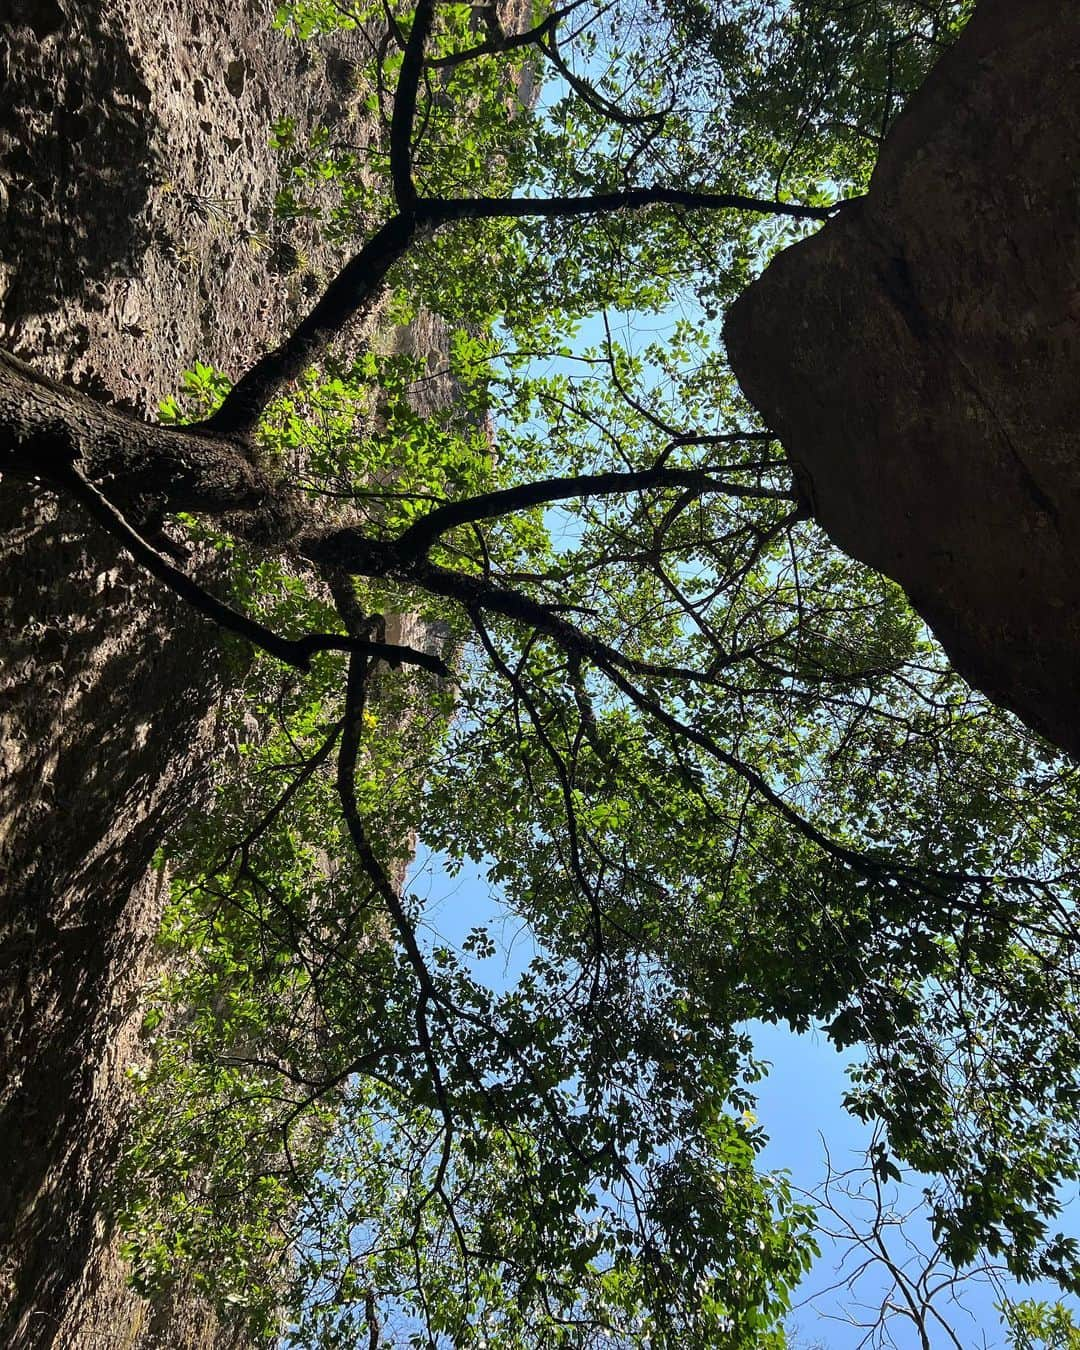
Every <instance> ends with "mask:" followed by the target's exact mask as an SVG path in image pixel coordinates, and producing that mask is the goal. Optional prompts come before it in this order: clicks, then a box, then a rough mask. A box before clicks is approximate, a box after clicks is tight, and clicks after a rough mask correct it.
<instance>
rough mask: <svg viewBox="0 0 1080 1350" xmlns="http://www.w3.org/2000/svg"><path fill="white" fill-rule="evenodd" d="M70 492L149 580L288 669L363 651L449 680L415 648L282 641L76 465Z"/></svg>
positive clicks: (338, 639) (317, 638)
mask: <svg viewBox="0 0 1080 1350" xmlns="http://www.w3.org/2000/svg"><path fill="white" fill-rule="evenodd" d="M67 488H68V491H69V492H70V494H71V496H72V497H74V498H75V499H76V501H78V502H79V503H80V504H81V505H82V506H83V507H84V508H85V509H86V511H87V512H88V514H89V515H90V516H92V517H93V519H94V520H95V521H97V523H98V524H99V525H100V526H101V527H102V529H104V530H105V531H107V533H108V534H110V535H111V536H112V537H113V538H114V539H116V540H118V541H119V542H120V543H121V544H123V546H124V548H126V549H127V551H128V552H129V553H130V554H131V556H132V557H133V558H134V559H135V561H136V562H137V563H139V564H140V566H142V567H143V568H145V570H146V571H147V572H149V573H150V575H151V576H153V577H156V578H157V579H158V581H160V582H162V583H163V584H164V585H166V586H167V587H168V588H169V589H170V590H171V591H173V592H175V593H176V594H177V595H179V596H180V597H181V599H183V600H186V601H187V603H188V604H189V605H191V606H192V608H193V609H197V610H198V611H199V613H200V614H203V615H205V616H206V617H207V618H208V619H212V620H213V622H214V623H216V624H217V625H218V627H219V628H224V629H225V630H226V631H227V632H230V633H236V634H237V636H239V637H242V638H246V639H247V640H248V641H249V642H251V643H252V644H253V645H254V646H256V647H260V648H262V650H263V651H265V652H269V653H270V655H271V656H276V657H277V658H278V660H279V661H284V662H285V663H286V664H287V665H290V666H295V667H296V669H298V670H308V669H310V667H311V658H312V657H313V656H314V654H315V653H316V652H325V651H339V652H358V651H359V652H363V653H364V654H365V655H367V656H370V657H374V658H376V659H378V660H382V661H387V662H389V663H390V664H392V665H400V664H402V663H403V662H405V663H407V664H409V665H415V666H420V667H422V668H423V669H425V670H430V671H431V672H432V673H433V674H435V675H440V676H443V677H444V678H447V677H449V675H450V671H449V669H448V668H447V666H446V664H445V662H443V661H441V660H440V659H439V658H438V657H436V656H431V655H429V654H428V653H427V652H420V651H415V650H414V649H413V648H411V647H400V646H398V645H397V644H395V643H390V642H372V641H368V640H367V639H365V638H352V637H347V636H346V635H345V634H343V633H308V634H307V635H305V636H304V637H302V638H285V637H282V636H281V635H280V634H279V633H275V632H274V631H273V630H272V629H270V628H267V627H266V626H265V625H264V624H261V623H259V622H258V620H256V619H252V618H250V617H249V616H248V615H246V614H242V613H241V612H240V611H239V610H237V609H233V608H232V606H231V605H228V604H226V603H225V602H224V601H223V600H219V599H218V598H217V597H216V596H214V595H211V594H210V592H209V591H207V590H204V589H203V587H202V586H200V585H199V583H198V582H197V581H194V580H193V579H192V578H191V577H189V576H188V574H187V573H186V572H184V571H182V570H181V569H180V568H179V567H177V566H176V565H175V564H174V563H171V562H170V561H169V560H168V558H165V557H163V556H162V554H160V553H159V552H158V551H157V550H156V549H155V548H154V547H153V546H152V545H151V544H149V543H148V542H147V541H146V540H145V539H144V538H143V537H142V535H141V534H139V532H138V531H137V530H136V529H135V528H134V526H133V525H131V524H130V522H129V521H127V520H126V519H125V518H124V516H123V514H122V513H121V512H120V511H118V510H117V508H116V507H115V506H114V505H113V504H112V502H110V501H109V499H108V498H107V497H106V496H105V494H104V493H103V492H101V490H100V489H99V488H97V487H95V485H94V484H93V483H91V482H90V480H89V479H88V478H87V477H86V475H85V474H83V473H82V471H81V470H80V469H79V468H78V467H77V466H75V465H72V466H70V468H69V470H68V483H67Z"/></svg>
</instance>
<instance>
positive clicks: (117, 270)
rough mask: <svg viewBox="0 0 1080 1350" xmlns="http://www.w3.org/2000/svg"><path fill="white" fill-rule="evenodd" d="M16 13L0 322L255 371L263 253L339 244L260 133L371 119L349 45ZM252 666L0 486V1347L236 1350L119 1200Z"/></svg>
mask: <svg viewBox="0 0 1080 1350" xmlns="http://www.w3.org/2000/svg"><path fill="white" fill-rule="evenodd" d="M0 10H2V11H3V13H2V16H0V343H2V344H3V345H4V346H5V347H9V348H11V349H12V350H15V351H17V352H19V353H20V354H21V355H22V356H23V357H24V358H25V359H27V360H28V361H30V362H31V363H32V364H33V365H34V366H35V367H36V368H37V369H39V370H41V371H44V372H46V373H48V374H51V375H53V376H56V377H61V378H63V379H65V380H67V381H69V382H72V383H76V384H80V385H82V386H84V387H86V388H88V389H90V390H92V391H95V392H99V393H101V394H103V395H105V396H107V397H108V398H109V399H110V400H113V401H116V402H119V403H122V404H126V405H127V406H129V407H132V408H135V409H137V410H138V411H140V412H148V411H152V410H153V409H154V408H155V407H156V403H157V400H158V399H160V398H162V397H163V396H164V395H166V394H169V393H172V392H175V390H176V389H177V387H178V385H179V382H180V376H181V373H182V372H183V370H184V369H185V368H186V367H189V366H191V365H192V364H193V362H194V361H195V359H196V358H199V359H202V360H203V361H210V362H213V363H214V364H216V365H218V366H220V367H222V368H224V369H226V370H228V371H231V372H235V371H236V370H237V369H239V368H242V367H243V365H244V364H246V363H247V362H248V361H250V360H251V359H252V357H253V356H254V355H255V354H257V353H258V352H259V351H260V350H261V348H262V347H263V346H264V345H265V344H267V343H268V342H270V341H273V340H276V338H277V337H278V336H279V335H280V332H281V331H282V329H283V327H284V326H285V325H286V324H287V323H288V322H289V321H290V317H291V316H292V315H293V314H294V313H295V311H296V309H297V307H298V306H301V305H307V304H308V303H309V301H308V299H307V297H306V296H305V295H304V293H303V287H302V283H303V282H304V280H305V278H304V277H303V276H301V275H300V274H299V272H298V270H296V269H294V270H293V271H292V272H291V273H286V272H285V271H284V270H283V269H281V268H276V267H275V265H274V258H273V250H274V246H275V245H276V244H277V243H279V242H282V240H283V239H284V242H293V243H295V244H296V245H297V247H298V248H301V249H303V250H309V252H310V263H311V265H312V266H317V265H321V266H330V265H332V264H333V259H332V258H330V257H329V256H327V255H323V254H320V253H319V252H318V251H317V250H316V249H315V248H314V247H312V246H310V245H309V243H308V241H307V239H306V238H305V237H304V236H303V235H300V236H298V237H295V238H294V235H293V234H287V235H284V236H282V231H283V229H284V227H283V226H282V225H281V224H280V223H278V222H275V221H274V220H273V218H272V215H271V212H270V207H271V204H272V202H273V197H274V192H275V191H276V189H277V187H278V186H279V181H278V165H277V162H276V158H275V155H274V153H273V151H272V150H271V149H270V147H269V145H268V130H269V125H270V121H271V119H272V118H273V117H275V116H278V115H281V114H282V113H284V112H286V111H288V112H290V113H292V114H294V115H296V116H297V118H298V122H299V124H300V126H301V127H303V126H304V125H305V123H308V122H310V121H311V120H313V119H314V118H315V117H317V116H318V117H328V118H331V119H336V120H338V121H341V120H346V119H348V118H350V117H352V116H354V115H355V105H356V103H357V102H358V96H357V93H356V90H355V87H354V86H353V84H352V75H351V73H350V72H351V69H352V67H351V65H350V62H349V58H348V52H347V50H344V51H343V50H339V49H337V48H331V47H330V46H329V45H325V46H324V47H318V46H315V45H313V46H311V47H308V48H301V47H299V46H298V45H297V44H296V43H294V42H291V41H289V40H287V39H286V38H285V36H284V35H283V34H280V33H273V32H271V31H270V28H269V15H270V11H269V10H268V9H267V7H266V6H265V5H264V4H263V3H262V0H236V2H235V3H233V4H230V5H227V6H224V7H218V8H217V9H215V7H214V6H206V5H205V4H202V3H200V0H138V3H133V0H14V3H13V4H12V5H11V6H10V7H5V6H2V5H0ZM219 11H220V12H219ZM294 234H295V232H294ZM203 575H204V577H205V576H207V575H208V573H206V572H204V573H203ZM239 674H240V671H239V670H238V665H237V662H236V661H235V659H234V660H232V661H230V660H229V659H228V658H227V656H226V654H225V652H224V650H223V648H222V646H221V644H220V643H219V642H218V641H217V635H216V634H215V633H214V632H213V630H212V629H211V628H210V626H209V625H208V624H206V623H204V622H203V621H202V620H200V619H199V618H198V617H197V616H194V615H193V614H191V613H190V612H187V611H185V609H184V607H183V606H182V605H181V604H179V603H177V602H176V601H175V600H174V599H173V598H171V597H170V596H168V595H167V594H165V593H164V592H163V591H162V589H161V588H160V587H159V586H157V585H156V584H155V583H154V582H153V581H151V580H149V579H148V578H146V577H144V576H142V575H140V573H139V571H138V569H137V568H135V567H134V565H133V564H132V562H131V560H130V559H129V558H128V557H127V556H126V555H124V554H123V553H122V552H120V551H119V550H118V549H117V547H116V545H115V544H114V543H112V542H111V541H110V540H109V539H108V538H106V537H105V536H103V535H102V534H101V533H100V532H99V531H97V530H96V529H95V528H94V527H93V526H92V525H91V524H90V523H89V521H88V519H87V518H86V516H85V515H84V514H83V513H82V512H81V511H80V510H78V509H77V508H73V507H70V506H64V505H62V504H60V503H58V502H57V501H56V499H55V498H54V497H53V496H52V495H51V494H49V493H47V492H44V491H37V490H34V489H32V488H30V487H29V486H27V485H26V484H25V483H16V482H12V481H10V480H7V481H3V482H0V1158H2V1159H3V1169H4V1171H3V1176H2V1178H0V1344H3V1345H4V1346H10V1347H13V1348H14V1347H17V1348H18V1350H45V1347H53V1346H56V1347H63V1350H120V1348H121V1347H123V1348H124V1350H138V1348H139V1347H146V1348H148V1350H170V1348H172V1347H175V1348H176V1350H179V1347H185V1348H191V1347H210V1346H213V1347H215V1350H227V1348H228V1347H231V1346H234V1345H237V1344H239V1343H240V1338H239V1336H238V1334H237V1333H236V1332H234V1331H233V1330H231V1329H230V1328H229V1327H226V1326H224V1325H223V1324H222V1323H221V1322H220V1321H219V1320H218V1319H217V1318H216V1317H214V1316H213V1314H212V1313H211V1312H210V1309H209V1308H208V1306H207V1305H206V1303H205V1302H203V1301H202V1300H200V1299H199V1297H198V1296H197V1295H195V1294H194V1293H193V1292H191V1291H189V1290H184V1289H180V1290H177V1291H175V1292H174V1294H173V1295H171V1296H170V1297H168V1298H166V1299H162V1300H161V1301H160V1302H159V1303H158V1304H156V1305H154V1306H151V1305H148V1304H145V1303H144V1302H142V1300H140V1299H139V1298H137V1297H136V1296H135V1295H134V1294H133V1293H132V1291H131V1290H129V1289H128V1288H127V1287H126V1284H125V1278H126V1271H125V1269H124V1267H123V1265H122V1263H121V1262H120V1261H119V1259H118V1255H117V1252H116V1246H115V1239H114V1238H113V1237H112V1235H111V1234H110V1230H109V1225H108V1222H107V1213H106V1206H105V1202H104V1193H105V1191H106V1189H107V1183H108V1181H109V1178H110V1173H111V1168H112V1165H113V1163H114V1161H115V1155H116V1141H117V1136H118V1132H119V1131H120V1129H121V1126H122V1123H123V1118H124V1112H125V1107H126V1101H127V1090H126V1080H125V1070H126V1068H127V1066H128V1065H129V1064H130V1063H131V1062H132V1060H133V1059H135V1058H136V1057H137V1054H138V1040H139V1028H140V1024H141V1020H142V1019H141V1008H140V1004H141V996H142V991H143V987H144V986H145V983H146V982H147V980H148V979H149V978H150V977H151V976H152V975H153V973H154V952H153V946H152V942H153V937H154V934H155V932H156V931H157V928H158V925H159V922H160V917H161V907H162V902H163V886H162V879H161V877H160V876H159V875H158V874H157V873H155V872H153V871H152V870H150V866H149V865H150V862H151V859H152V857H153V854H154V851H155V849H156V848H157V847H158V845H159V844H160V843H161V842H162V839H163V838H164V837H166V836H167V834H168V832H169V831H170V829H172V828H173V827H174V826H175V825H176V824H177V823H178V822H179V821H180V820H181V819H182V818H183V816H184V814H185V813H186V812H188V811H190V810H191V808H192V805H193V804H195V803H198V801H199V800H200V798H201V796H202V794H203V793H205V791H206V790H207V788H208V786H209V784H210V781H211V777H212V773H213V769H214V764H215V761H216V760H217V759H218V757H219V756H220V755H221V754H222V753H223V751H224V750H225V749H227V746H226V745H225V740H226V732H225V723H226V722H227V721H228V719H227V717H226V716H225V715H224V714H225V711H226V708H227V701H228V698H229V691H230V689H231V687H232V686H233V685H235V683H236V681H237V678H238V675H239Z"/></svg>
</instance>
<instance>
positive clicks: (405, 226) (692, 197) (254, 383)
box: [188, 17, 836, 439]
mask: <svg viewBox="0 0 1080 1350" xmlns="http://www.w3.org/2000/svg"><path fill="white" fill-rule="evenodd" d="M417 23H419V17H418V19H417ZM414 31H415V25H414ZM410 40H411V35H410ZM398 97H399V98H400V92H399V95H398ZM399 106H401V105H400V104H397V103H395V118H396V114H397V108H398V107H399ZM414 115H415V97H414V100H413V112H412V114H411V115H410V120H409V122H408V126H409V128H410V135H411V127H412V121H411V116H414ZM403 116H404V114H403ZM404 125H405V124H404V123H402V124H401V126H400V127H399V129H398V131H399V139H400V136H401V135H404V130H403V128H404ZM403 173H404V170H403V169H399V170H397V171H396V173H395V191H396V192H399V193H404V194H405V201H406V202H407V203H408V205H407V207H406V208H405V209H403V210H401V211H400V212H399V213H398V214H397V215H395V216H393V217H392V218H391V219H390V220H388V221H387V222H386V224H385V225H383V226H382V228H381V229H379V230H378V232H377V233H376V234H375V235H374V236H373V237H372V238H371V239H370V240H369V241H368V243H367V244H365V245H364V247H363V248H362V249H361V250H360V252H359V253H357V254H356V255H355V257H353V258H352V259H351V260H350V261H349V262H348V263H346V264H345V266H344V267H343V268H342V270H341V271H340V272H339V273H338V275H337V276H336V277H335V278H334V280H333V281H332V282H331V283H330V285H329V286H328V287H327V289H326V291H325V292H324V293H323V295H322V297H321V299H320V300H319V301H318V303H317V304H316V305H315V308H314V309H313V310H312V311H311V313H310V314H309V315H308V316H307V318H306V319H304V320H303V321H302V322H301V323H300V324H299V325H298V326H297V327H296V328H295V329H294V330H293V331H292V333H290V334H289V336H288V337H287V338H286V339H285V341H284V342H282V343H281V344H280V346H278V347H276V348H275V349H274V350H273V351H272V352H268V353H267V355H266V356H264V357H262V358H261V359H260V360H258V361H256V363H255V364H254V365H253V366H252V367H251V368H250V370H248V371H247V373H246V374H245V375H243V376H242V377H241V378H240V379H239V380H238V381H237V383H236V384H235V385H234V386H233V388H232V389H231V390H230V391H229V393H228V394H227V395H226V397H225V401H224V402H223V403H222V405H221V407H220V408H219V409H218V410H217V412H216V413H214V415H213V416H212V417H210V418H208V419H207V420H206V421H205V422H203V423H199V424H196V425H195V426H193V427H190V428H188V430H189V432H193V433H196V434H198V433H200V432H201V433H207V432H209V433H211V434H212V435H216V436H222V437H232V438H234V439H243V438H245V437H248V436H250V435H251V433H252V431H253V430H254V429H255V426H256V424H257V423H258V420H259V417H260V416H261V414H262V412H263V409H264V408H265V407H266V406H267V404H268V403H269V402H270V400H271V399H272V398H274V396H275V395H276V394H278V393H280V392H281V391H282V390H283V389H285V388H286V387H287V386H288V385H289V384H290V383H292V382H293V381H294V380H297V379H299V377H300V376H301V375H302V374H303V373H304V371H305V370H306V369H307V368H308V367H309V366H310V365H311V364H312V363H313V362H314V361H316V360H317V359H318V358H319V357H320V356H321V355H322V353H323V352H324V351H325V350H326V348H327V346H328V345H329V343H330V342H331V341H333V339H334V338H335V337H336V336H337V334H338V333H339V332H340V331H341V329H342V328H343V327H344V325H345V324H346V323H348V322H349V320H350V319H352V318H354V317H355V316H356V315H357V314H359V313H362V312H363V311H365V310H366V309H368V308H370V307H371V305H372V304H373V303H374V302H375V300H376V299H377V298H378V296H379V295H380V294H381V292H382V287H383V284H384V282H385V280H386V275H387V273H388V272H389V271H390V268H391V267H393V265H394V264H395V263H396V262H397V261H398V260H399V259H400V258H401V257H403V256H404V254H405V253H406V251H407V250H408V248H409V246H410V245H411V244H412V243H413V241H414V239H415V238H416V237H417V235H419V234H420V233H422V232H423V231H425V230H438V229H441V228H442V227H443V226H445V225H449V224H452V223H454V222H458V221H467V220H492V219H496V218H504V219H509V220H522V219H526V218H530V217H540V218H545V219H568V218H572V217H576V216H591V215H605V214H610V213H611V212H613V211H640V210H644V209H645V208H646V207H650V206H672V207H677V208H679V209H682V210H693V211H718V210H730V211H750V212H754V213H756V214H761V215H774V216H789V217H794V218H796V219H800V220H827V219H828V218H829V217H830V216H831V215H832V214H833V212H834V210H835V209H836V208H834V207H824V206H802V205H800V204H799V203H797V202H778V201H772V200H768V199H765V198H760V197H747V196H742V195H740V194H738V193H717V192H696V191H689V190H683V189H680V188H660V187H655V188H625V189H623V190H622V191H620V192H603V193H597V194H594V195H591V196H584V197H473V198H446V199H443V198H438V197H425V198H417V197H416V196H415V194H414V193H413V189H412V181H411V173H410V176H409V184H408V189H407V190H406V188H405V187H404V183H403V180H402V183H401V184H399V183H398V181H397V180H398V178H401V177H402V175H403ZM410 193H412V194H413V195H411V196H410V195H409V194H410Z"/></svg>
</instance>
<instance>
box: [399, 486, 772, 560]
mask: <svg viewBox="0 0 1080 1350" xmlns="http://www.w3.org/2000/svg"><path fill="white" fill-rule="evenodd" d="M658 487H685V488H690V489H694V490H696V492H697V493H698V494H699V495H701V496H704V495H706V494H710V493H718V494H723V495H726V496H729V497H747V498H750V499H752V500H760V499H769V500H774V501H775V500H779V501H795V500H796V496H795V494H794V493H793V492H788V491H785V490H784V489H782V488H767V487H746V486H744V485H743V484H741V483H729V482H725V481H724V480H722V479H718V478H713V477H712V475H711V474H710V473H709V472H708V470H707V469H669V468H665V467H663V466H661V467H654V468H651V469H638V470H634V471H629V472H611V473H592V474H577V475H574V476H571V477H562V478H543V479H539V480H538V481H536V482H534V483H522V484H520V485H519V486H517V487H512V488H503V489H501V490H500V491H498V492H485V493H480V494H478V495H477V496H475V497H468V498H465V499H464V500H462V501H456V502H448V503H447V504H446V505H445V506H439V507H436V508H435V509H434V510H433V511H429V512H428V513H427V514H426V515H424V516H421V517H420V519H419V520H417V521H414V522H413V524H412V525H410V526H409V528H408V529H407V530H406V531H405V532H404V533H403V534H402V535H400V536H399V538H398V539H397V541H396V546H397V549H398V551H399V552H400V553H401V555H402V556H403V557H409V556H412V555H415V556H417V557H420V556H423V555H424V554H426V553H427V552H428V551H429V549H430V548H431V546H432V545H433V544H434V543H435V542H436V540H437V539H438V538H439V537H440V535H443V534H445V533H446V532H447V531H448V530H452V529H454V528H455V527H456V526H458V525H466V524H471V523H473V522H475V521H479V520H496V519H498V518H499V517H500V516H506V515H510V514H511V513H513V512H514V511H524V510H527V509H528V508H529V507H531V506H542V505H544V504H545V503H547V502H559V501H567V500H571V499H573V498H581V497H614V496H624V495H626V494H629V493H634V492H642V491H645V490H647V489H648V488H658Z"/></svg>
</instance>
